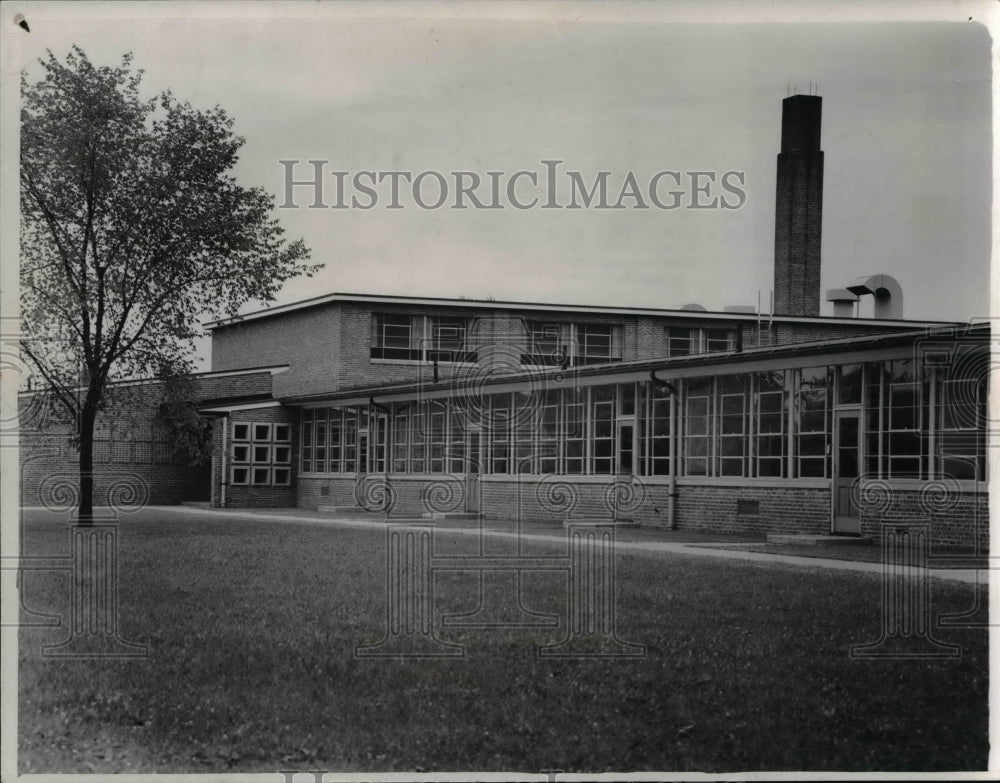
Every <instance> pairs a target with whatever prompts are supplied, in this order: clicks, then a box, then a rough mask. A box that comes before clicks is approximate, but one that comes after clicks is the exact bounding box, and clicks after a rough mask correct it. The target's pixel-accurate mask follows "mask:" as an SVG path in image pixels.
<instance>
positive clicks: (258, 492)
mask: <svg viewBox="0 0 1000 783" xmlns="http://www.w3.org/2000/svg"><path fill="white" fill-rule="evenodd" d="M237 422H240V423H249V424H254V423H270V424H288V425H290V427H291V436H292V438H291V454H292V461H291V465H290V468H291V481H290V483H289V485H288V486H253V485H250V486H242V485H236V484H233V483H232V481H231V480H230V477H231V469H232V460H231V452H232V442H233V441H232V431H233V424H234V423H237ZM297 424H298V411H297V410H296V409H295V408H285V407H272V408H252V409H249V410H239V411H233V412H232V413H231V414H229V415H228V416H225V417H216V419H215V420H214V421H213V423H212V425H213V426H212V453H213V455H214V457H213V459H212V468H211V503H212V505H213V506H215V507H219V506H222V487H223V485H225V489H226V502H225V505H226V507H227V508H293V507H294V506H295V504H296V492H297V490H296V476H297V473H298V459H297V458H296V455H297V453H298V447H299V432H298V429H299V428H298V426H297ZM224 427H228V429H227V432H226V438H225V440H226V449H225V450H223V448H222V441H223V437H222V432H223V428H224ZM223 456H224V457H225V459H223ZM223 462H225V465H226V473H225V475H223V473H222V465H223Z"/></svg>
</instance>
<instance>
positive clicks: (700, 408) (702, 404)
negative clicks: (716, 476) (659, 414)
mask: <svg viewBox="0 0 1000 783" xmlns="http://www.w3.org/2000/svg"><path fill="white" fill-rule="evenodd" d="M685 387H686V388H685V393H684V449H683V453H684V475H686V476H707V475H708V460H709V456H710V455H709V447H710V443H711V438H712V416H711V410H712V408H711V403H712V379H711V378H698V379H694V380H689V381H687V382H686V383H685Z"/></svg>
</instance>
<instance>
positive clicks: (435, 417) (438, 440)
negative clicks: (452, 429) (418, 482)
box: [427, 400, 447, 473]
mask: <svg viewBox="0 0 1000 783" xmlns="http://www.w3.org/2000/svg"><path fill="white" fill-rule="evenodd" d="M445 414H446V409H445V404H444V403H443V402H441V401H440V400H431V401H430V402H428V404H427V445H428V458H427V472H428V473H444V468H445V445H446V442H447V441H446V440H445V438H446V435H447V419H446V417H445Z"/></svg>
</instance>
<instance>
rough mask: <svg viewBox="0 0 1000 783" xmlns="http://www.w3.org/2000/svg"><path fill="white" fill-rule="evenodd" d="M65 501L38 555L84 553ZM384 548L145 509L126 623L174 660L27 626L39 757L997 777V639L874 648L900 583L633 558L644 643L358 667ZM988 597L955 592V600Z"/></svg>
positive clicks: (624, 579) (127, 551)
mask: <svg viewBox="0 0 1000 783" xmlns="http://www.w3.org/2000/svg"><path fill="white" fill-rule="evenodd" d="M43 516H44V515H42V514H41V513H40V512H32V513H31V514H27V513H26V520H27V521H26V523H25V527H24V536H25V549H26V551H27V552H28V553H30V554H41V553H49V554H63V553H65V552H66V551H67V540H68V539H67V533H66V530H65V526H64V523H60V522H58V521H54V520H52V519H43V518H42V517H43ZM475 542H476V539H474V538H471V537H468V536H459V535H452V536H448V535H446V534H444V535H442V536H441V539H440V541H439V547H438V550H439V552H441V551H448V550H450V551H453V552H459V551H469V550H470V548H471V547H472V546H474V545H475ZM487 545H488V546H490V547H497V548H498V549H502V548H507V549H509V548H510V547H511V546H512V545H513V544H512V542H510V541H507V542H502V541H499V540H492V541H491V542H487ZM384 548H385V538H384V535H383V534H382V533H381V532H379V531H371V530H359V529H351V528H345V527H329V526H328V527H323V526H318V525H310V524H280V523H274V522H263V521H260V520H257V521H252V520H247V521H240V520H222V519H215V520H211V521H209V519H207V518H205V517H202V518H200V519H199V518H197V516H196V515H195V514H192V515H191V517H190V518H182V517H179V516H173V515H167V514H166V513H164V512H156V511H146V512H143V513H142V515H140V518H138V519H136V518H133V517H129V518H127V519H126V521H125V522H124V524H123V526H122V528H121V559H122V588H121V603H122V620H121V626H122V630H123V632H124V634H125V635H126V636H127V637H129V638H131V639H140V640H144V641H146V642H148V643H149V645H150V648H151V653H150V655H149V657H148V658H146V659H139V660H114V661H99V660H82V661H65V660H63V661H59V660H52V659H44V658H42V656H41V654H40V647H41V645H42V644H52V643H56V642H58V641H60V640H61V639H62V638H63V637H64V636H65V633H66V631H64V630H58V629H37V628H36V629H22V631H21V634H20V638H21V655H20V700H21V708H20V718H19V721H20V723H19V732H20V762H19V766H20V770H21V771H22V772H94V771H106V772H124V771H141V772H225V771H238V772H250V771H253V772H268V771H270V772H275V771H277V770H281V769H299V770H306V769H326V770H330V771H351V770H358V771H379V770H384V771H389V770H427V771H433V770H462V769H473V770H520V771H526V772H538V771H540V770H552V769H561V770H566V771H594V772H597V771H603V770H621V771H636V770H668V771H670V770H704V771H717V772H718V771H728V770H757V769H763V770H789V769H790V770H800V769H801V770H809V769H815V770H868V769H881V770H959V769H963V770H964V769H983V768H985V765H986V760H987V750H988V742H987V681H988V680H987V640H986V633H985V631H984V630H954V629H940V630H937V631H935V633H936V635H937V636H938V638H940V639H941V640H942V641H946V642H951V643H955V644H960V645H962V648H963V655H962V657H961V659H960V660H953V661H913V660H876V661H872V660H867V661H866V660H854V659H851V658H850V657H849V655H848V650H849V648H850V645H852V644H855V643H863V642H869V641H873V640H875V639H877V638H878V636H879V616H880V603H879V596H880V589H881V583H880V580H879V578H878V577H877V576H870V575H865V574H857V573H839V572H829V571H825V570H823V571H817V572H815V573H812V572H810V571H808V570H805V569H803V568H799V567H790V566H759V565H752V564H748V563H743V562H734V561H731V560H727V561H715V560H712V559H709V558H705V557H683V556H666V555H656V556H654V555H650V554H648V553H643V554H637V555H632V554H622V555H621V556H620V557H619V559H618V601H617V604H618V629H619V635H620V637H621V638H623V639H625V640H627V641H629V642H635V643H638V644H642V645H645V647H646V655H645V657H643V658H639V659H634V660H622V659H597V660H593V659H592V660H582V659H569V660H564V659H556V660H547V659H539V658H538V657H537V655H536V652H535V649H536V645H537V644H539V643H542V644H547V643H552V642H556V641H558V640H559V639H560V638H561V636H562V632H561V631H559V630H544V629H543V630H474V631H462V632H458V631H448V630H444V631H442V632H441V637H442V638H443V639H448V640H451V641H461V642H463V643H465V644H467V654H466V656H465V657H464V658H457V659H424V660H413V659H411V660H359V659H358V658H356V657H355V656H354V655H353V651H354V648H355V646H356V645H357V644H361V643H368V642H375V641H378V640H379V639H380V638H381V637H382V635H383V630H382V629H383V618H384V612H385V608H384V601H385V590H386V587H385V576H384V568H385V555H384ZM530 548H531V552H532V553H545V552H547V553H556V554H557V553H559V552H560V550H561V549H562V545H560V544H544V543H538V542H534V543H532V544H531V545H530ZM562 580H563V577H562V576H560V575H557V574H552V573H547V574H546V573H536V574H531V575H528V576H527V577H526V596H525V605H527V606H529V607H530V608H532V609H536V610H539V611H551V612H557V613H559V612H561V611H563V608H564V606H565V601H566V597H565V596H566V588H565V583H564V581H562ZM68 584H69V581H68V576H66V575H64V574H60V573H52V572H34V573H26V574H25V575H24V578H23V581H22V586H23V588H24V592H25V598H24V602H25V604H26V605H27V606H28V607H29V608H30V609H32V610H34V611H49V612H56V611H59V610H60V608H62V607H64V606H65V604H66V595H67V592H68ZM475 587H476V581H475V577H474V576H473V575H471V574H468V573H453V574H446V575H443V576H442V577H441V578H440V579H439V580H438V582H437V589H438V593H439V599H440V600H439V601H438V602H437V608H438V611H439V612H442V611H449V612H453V611H462V610H471V609H473V608H474V606H475V600H474V595H473V592H474V590H475ZM974 595H975V593H974V591H973V589H972V588H970V587H967V586H963V585H957V584H944V583H939V582H935V583H933V592H932V606H933V610H934V612H935V613H938V612H944V611H949V612H955V611H961V610H963V609H967V608H969V607H971V606H972V605H973V598H974Z"/></svg>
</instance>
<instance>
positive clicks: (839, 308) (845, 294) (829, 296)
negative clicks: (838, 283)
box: [826, 288, 858, 318]
mask: <svg viewBox="0 0 1000 783" xmlns="http://www.w3.org/2000/svg"><path fill="white" fill-rule="evenodd" d="M826 301H828V302H833V314H834V315H835V316H837V317H838V318H851V317H853V316H854V305H855V303H857V301H858V297H857V296H856V295H855V294H853V293H851V292H850V291H848V290H847V289H846V288H829V289H827V292H826Z"/></svg>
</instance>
